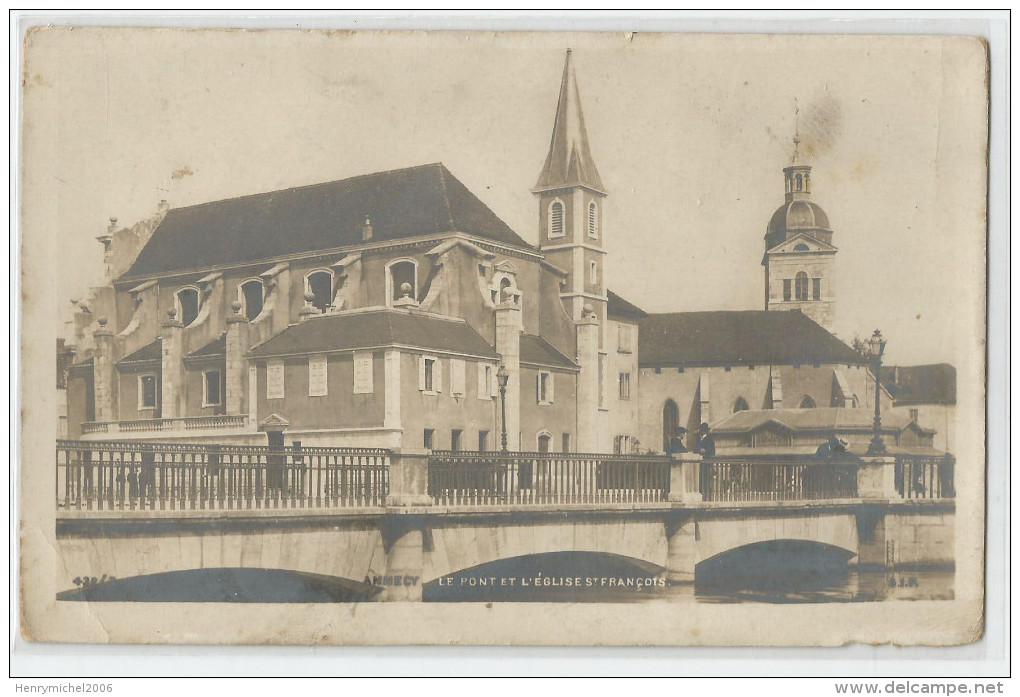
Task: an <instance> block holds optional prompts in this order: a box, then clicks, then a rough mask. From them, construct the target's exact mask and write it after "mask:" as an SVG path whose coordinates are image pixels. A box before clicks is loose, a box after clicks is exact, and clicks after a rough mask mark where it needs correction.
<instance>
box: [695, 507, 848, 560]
mask: <svg viewBox="0 0 1020 697" xmlns="http://www.w3.org/2000/svg"><path fill="white" fill-rule="evenodd" d="M697 537H698V541H697V551H698V553H697V557H698V562H699V563H701V562H704V561H707V560H709V559H712V558H713V557H716V556H718V555H720V554H723V553H726V552H729V551H732V550H737V549H740V548H742V547H748V546H750V545H755V544H760V543H765V542H776V541H779V540H786V541H799V542H807V543H815V544H819V545H825V546H828V547H834V548H838V549H842V550H844V551H845V552H846V553H847V554H849V556H850V557H853V556H856V555H857V553H858V549H859V540H858V536H857V518H856V515H854V514H853V513H852V512H846V513H824V514H823V513H816V512H813V511H798V512H797V513H790V514H786V515H765V516H761V515H753V514H751V515H746V516H741V515H739V514H735V515H732V516H727V517H719V518H713V519H708V520H702V521H700V522H699V523H698V535H697Z"/></svg>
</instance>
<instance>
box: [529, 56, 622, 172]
mask: <svg viewBox="0 0 1020 697" xmlns="http://www.w3.org/2000/svg"><path fill="white" fill-rule="evenodd" d="M569 186H587V187H589V188H591V189H596V190H597V191H604V190H605V189H604V188H603V186H602V178H601V177H599V171H598V169H597V168H596V167H595V160H594V159H592V156H591V148H590V147H589V146H588V132H587V131H586V130H585V127H584V114H583V113H582V112H581V93H580V91H579V90H578V88H577V76H576V75H575V74H574V65H573V62H572V60H571V54H570V49H567V58H566V60H565V61H564V63H563V79H562V80H561V82H560V96H559V99H558V100H557V102H556V120H555V121H554V123H553V132H552V140H551V142H550V143H549V154H548V155H547V156H546V158H545V165H544V166H543V167H542V173H541V174H540V175H539V177H538V183H536V184H535V189H534V190H535V191H543V190H547V189H558V188H562V187H569Z"/></svg>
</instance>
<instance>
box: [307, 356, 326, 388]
mask: <svg viewBox="0 0 1020 697" xmlns="http://www.w3.org/2000/svg"><path fill="white" fill-rule="evenodd" d="M328 377H329V366H328V363H327V359H326V356H325V354H319V355H317V356H309V357H308V396H309V397H325V396H326V395H327V394H329V380H328Z"/></svg>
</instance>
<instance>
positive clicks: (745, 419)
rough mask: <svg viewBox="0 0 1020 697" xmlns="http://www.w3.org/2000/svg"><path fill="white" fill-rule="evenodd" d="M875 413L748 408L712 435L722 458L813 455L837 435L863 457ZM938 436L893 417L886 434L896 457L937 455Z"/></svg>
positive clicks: (884, 437)
mask: <svg viewBox="0 0 1020 697" xmlns="http://www.w3.org/2000/svg"><path fill="white" fill-rule="evenodd" d="M872 417H873V414H872V412H870V411H869V410H867V409H847V408H844V407H819V408H816V409H747V410H744V411H739V412H735V413H733V414H730V415H728V416H725V417H723V418H722V419H719V420H718V421H716V422H715V423H714V424H713V425H712V434H713V437H714V439H715V443H716V452H717V453H718V454H719V455H736V456H739V455H752V454H772V453H777V454H780V453H781V454H790V453H794V454H803V455H810V454H813V453H814V452H815V451H816V450H817V449H818V446H819V445H821V444H822V443H825V442H826V440H828V438H829V437H830V436H832V435H835V436H837V437H838V438H840V439H842V440H844V441H846V442H847V443H848V446H847V452H849V453H851V454H854V455H863V454H865V453H866V452H867V450H868V446H869V444H870V442H871V438H872V436H873V435H874V427H873V421H872ZM934 434H935V432H934V431H933V430H931V429H925V428H921V427H920V426H918V425H917V423H916V422H913V421H910V420H909V419H906V418H904V417H903V416H900V415H899V414H893V413H888V414H884V415H883V416H882V427H881V435H882V440H883V442H885V444H886V450H887V451H888V452H889V453H891V454H897V453H904V454H912V455H935V454H937V453H938V452H939V451H938V450H936V449H935V448H934V447H933V444H932V437H933V436H934Z"/></svg>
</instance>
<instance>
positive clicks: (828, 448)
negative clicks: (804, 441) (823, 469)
mask: <svg viewBox="0 0 1020 697" xmlns="http://www.w3.org/2000/svg"><path fill="white" fill-rule="evenodd" d="M848 445H850V444H849V443H847V442H846V441H845V440H843V439H842V438H840V437H839V436H838V435H836V432H835V431H832V432H831V433H829V440H827V441H825V442H824V443H822V444H821V445H819V446H818V449H817V450H815V457H817V458H821V459H824V460H831V459H832V458H834V457H839V456H840V455H846V449H847V446H848Z"/></svg>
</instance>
